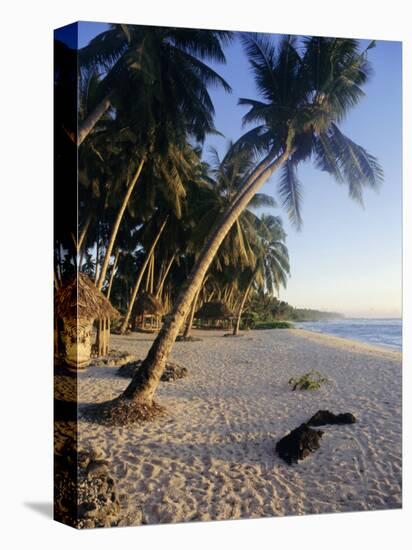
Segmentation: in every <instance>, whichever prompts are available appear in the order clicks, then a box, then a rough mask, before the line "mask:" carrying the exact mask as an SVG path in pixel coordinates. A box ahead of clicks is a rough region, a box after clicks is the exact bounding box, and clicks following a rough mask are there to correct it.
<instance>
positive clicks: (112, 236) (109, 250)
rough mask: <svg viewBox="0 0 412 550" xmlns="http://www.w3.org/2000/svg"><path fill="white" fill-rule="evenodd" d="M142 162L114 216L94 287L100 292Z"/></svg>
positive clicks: (143, 160) (142, 161)
mask: <svg viewBox="0 0 412 550" xmlns="http://www.w3.org/2000/svg"><path fill="white" fill-rule="evenodd" d="M144 162H145V159H144V158H142V160H141V161H140V163H139V166H138V167H137V170H136V172H135V175H134V176H133V179H132V181H131V182H130V184H129V187H128V188H127V191H126V194H125V196H124V198H123V202H122V204H121V206H120V209H119V212H118V213H117V216H116V220H115V222H114V224H113V227H112V232H111V234H110V239H109V243H108V245H107V248H106V254H105V256H104V260H103V264H102V269H101V271H100V277H99V280H98V282H97V285H96V286H97V289H98V290H101V289H102V288H103V285H104V281H105V279H106V273H107V269H108V267H109V262H110V257H111V255H112V252H113V247H114V243H115V241H116V237H117V233H118V232H119V227H120V223H121V221H122V218H123V214H124V212H125V210H126V206H127V204H128V202H129V199H130V197H131V195H132V193H133V189H134V188H135V185H136V182H137V180H138V179H139V176H140V173H141V171H142V168H143V165H144Z"/></svg>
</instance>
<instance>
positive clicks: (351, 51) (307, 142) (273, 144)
mask: <svg viewBox="0 0 412 550" xmlns="http://www.w3.org/2000/svg"><path fill="white" fill-rule="evenodd" d="M241 40H242V42H243V45H244V47H245V50H246V54H247V56H248V58H249V61H250V64H251V66H252V69H253V72H254V76H255V81H256V85H257V88H258V91H259V94H260V96H261V99H260V100H256V99H247V100H246V99H243V100H241V103H242V104H243V105H248V106H250V110H249V112H248V113H247V114H246V115H245V117H244V121H245V123H253V124H254V127H253V128H252V129H251V130H249V131H248V132H247V133H246V134H245V135H244V136H243V138H241V139H240V140H239V143H238V147H239V148H252V149H253V150H254V151H255V152H256V154H258V155H260V157H259V161H258V162H257V164H256V165H255V166H254V167H253V168H252V169H251V171H250V172H249V173H248V175H247V176H246V177H245V179H244V182H243V185H242V186H241V188H240V189H239V191H238V192H237V193H236V195H235V196H233V198H232V200H231V202H230V205H229V206H228V207H227V209H226V211H225V212H224V213H223V214H222V215H221V216H220V218H219V219H218V220H217V221H216V222H215V224H214V225H213V227H212V229H211V231H210V234H209V237H208V239H207V240H206V242H205V244H204V246H203V248H202V250H201V251H200V253H199V255H198V257H197V260H196V263H195V265H194V267H193V269H192V272H191V274H190V275H189V277H188V279H187V281H186V283H185V284H184V286H183V288H182V289H181V292H180V294H179V296H178V298H177V300H176V301H175V303H174V307H173V310H172V311H171V313H170V315H169V316H168V319H167V321H166V322H165V324H164V325H163V328H162V330H161V332H160V333H159V335H158V337H157V338H156V340H155V341H154V343H153V345H152V347H151V348H150V350H149V353H148V355H147V357H146V358H145V360H144V361H143V364H142V367H141V368H140V369H139V371H138V372H137V373H136V375H135V376H134V378H133V379H132V381H131V382H130V384H129V386H128V387H127V388H126V389H125V391H124V392H123V394H122V395H121V396H120V397H119V398H117V399H115V400H114V401H112V402H110V403H108V404H106V405H105V412H104V414H105V415H109V416H110V415H111V416H112V418H113V420H114V421H115V419H116V417H117V416H118V415H119V413H120V411H122V413H123V415H122V418H124V415H125V414H126V416H127V417H128V419H129V420H131V419H132V418H133V417H135V418H139V417H140V416H141V411H142V410H147V407H150V406H151V405H152V403H153V397H154V394H155V392H156V389H157V387H158V384H159V381H160V377H161V375H162V373H163V370H164V367H165V364H166V360H167V358H168V356H169V354H170V352H171V349H172V346H173V344H174V341H175V339H176V336H177V335H178V332H179V329H180V327H181V325H182V323H183V320H184V318H185V316H186V314H187V311H188V309H189V307H190V304H191V302H192V300H193V298H194V295H195V293H196V291H197V289H198V287H199V285H200V284H201V282H202V280H203V278H204V276H205V273H206V271H207V269H208V268H209V266H210V264H211V262H212V261H213V258H214V256H215V254H216V252H217V251H218V249H219V247H220V245H221V243H222V241H223V240H224V238H225V236H226V235H227V233H228V232H229V230H230V228H231V227H232V225H233V224H234V223H235V222H236V220H237V219H238V217H239V215H240V214H241V213H242V212H243V211H244V210H245V208H246V207H247V205H248V204H249V202H250V200H251V199H252V197H253V196H254V195H255V194H256V193H257V191H258V190H259V189H260V188H261V187H262V185H263V184H264V183H265V182H266V181H267V180H268V179H269V178H270V177H271V176H272V175H273V174H274V173H275V172H276V171H281V177H280V188H279V192H280V195H281V197H282V199H283V205H284V207H285V208H286V209H287V211H288V214H289V217H290V218H291V220H292V221H293V222H294V223H295V224H296V225H297V226H299V225H300V224H301V215H300V199H301V188H300V184H299V181H298V178H297V173H296V169H297V166H298V164H299V163H300V162H302V161H304V160H308V159H311V158H312V159H313V160H314V163H315V165H316V166H317V167H318V168H320V169H321V170H324V171H326V172H327V173H329V174H331V175H332V176H333V177H334V178H335V179H336V180H337V181H339V182H344V183H346V184H347V185H348V188H349V194H350V196H351V197H352V198H354V199H356V200H358V201H360V200H361V199H362V191H363V188H364V187H370V188H377V187H378V185H379V183H380V182H381V181H382V179H383V173H382V170H381V168H380V166H379V163H378V161H377V159H376V158H374V157H373V156H372V155H370V154H369V153H368V152H367V151H366V150H365V149H364V148H363V147H362V146H360V145H358V144H356V143H355V142H354V141H353V140H351V139H350V138H348V137H347V136H346V135H345V134H344V133H343V132H342V130H341V129H340V128H339V123H340V122H342V121H343V120H344V119H345V117H346V115H347V114H348V112H349V111H350V109H351V108H352V107H353V106H354V105H356V104H357V103H358V101H359V100H360V99H361V98H362V97H363V96H364V91H363V89H362V87H363V85H364V84H365V83H366V82H367V81H368V76H369V73H370V67H369V63H368V60H367V53H368V50H369V49H370V48H371V47H372V46H373V43H371V44H370V45H369V46H368V47H367V48H366V50H364V51H361V49H360V46H359V43H358V41H356V40H352V39H339V38H322V37H307V38H303V39H300V40H298V38H294V37H286V38H283V39H282V40H281V41H280V43H279V45H278V46H276V45H275V44H274V43H273V41H272V39H271V38H270V36H267V35H257V34H242V35H241ZM126 411H127V412H126Z"/></svg>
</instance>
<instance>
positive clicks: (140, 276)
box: [120, 218, 167, 334]
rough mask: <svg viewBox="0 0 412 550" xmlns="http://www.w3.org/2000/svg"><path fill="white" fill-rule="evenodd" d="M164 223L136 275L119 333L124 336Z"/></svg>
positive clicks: (164, 224)
mask: <svg viewBox="0 0 412 550" xmlns="http://www.w3.org/2000/svg"><path fill="white" fill-rule="evenodd" d="M166 223H167V218H166V219H165V221H164V222H163V223H162V225H161V226H160V229H159V231H158V233H157V235H156V238H155V240H154V241H153V243H152V246H151V247H150V250H149V252H148V253H147V256H146V258H145V261H144V262H143V265H142V267H141V268H140V270H139V273H138V275H137V279H136V283H135V285H134V288H133V292H132V295H131V297H130V301H129V307H128V308H127V312H126V316H125V318H124V321H123V324H122V326H121V328H120V333H121V334H124V333H125V332H126V329H127V325H128V324H129V320H130V316H131V314H132V310H133V306H134V303H135V301H136V296H137V293H138V292H139V288H140V285H141V283H142V279H143V275H144V273H145V271H146V268H147V266H148V264H149V262H150V260H151V258H152V255H153V252H154V250H155V248H156V245H157V242H158V240H159V239H160V235H161V234H162V233H163V229H164V228H165V226H166Z"/></svg>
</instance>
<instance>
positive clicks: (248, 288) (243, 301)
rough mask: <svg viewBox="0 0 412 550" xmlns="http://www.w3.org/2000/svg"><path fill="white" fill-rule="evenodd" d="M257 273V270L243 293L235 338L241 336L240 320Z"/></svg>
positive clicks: (234, 329) (234, 332)
mask: <svg viewBox="0 0 412 550" xmlns="http://www.w3.org/2000/svg"><path fill="white" fill-rule="evenodd" d="M256 273H257V268H256V269H255V270H254V271H253V273H252V276H251V278H250V280H249V283H248V285H247V287H246V290H245V292H244V293H243V297H242V300H241V301H240V304H239V309H238V312H237V318H236V323H235V326H234V327H233V336H237V335H238V334H239V329H240V320H241V318H242V312H243V308H244V307H245V304H246V300H247V298H248V296H249V292H250V289H251V288H252V285H253V281H254V280H255V277H256Z"/></svg>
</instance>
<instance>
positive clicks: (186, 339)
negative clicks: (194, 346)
mask: <svg viewBox="0 0 412 550" xmlns="http://www.w3.org/2000/svg"><path fill="white" fill-rule="evenodd" d="M201 341H202V338H196V336H183V335H182V334H181V335H179V336H178V337H177V338H176V342H201Z"/></svg>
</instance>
